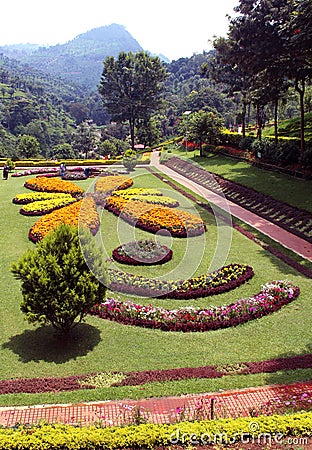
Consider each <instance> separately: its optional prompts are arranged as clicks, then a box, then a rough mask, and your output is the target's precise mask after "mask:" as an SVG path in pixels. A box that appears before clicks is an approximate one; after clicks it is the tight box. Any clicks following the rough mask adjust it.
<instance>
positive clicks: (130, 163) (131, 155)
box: [122, 149, 137, 170]
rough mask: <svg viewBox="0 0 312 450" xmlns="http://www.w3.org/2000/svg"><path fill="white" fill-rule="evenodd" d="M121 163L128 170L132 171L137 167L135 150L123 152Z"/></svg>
mask: <svg viewBox="0 0 312 450" xmlns="http://www.w3.org/2000/svg"><path fill="white" fill-rule="evenodd" d="M122 163H123V165H124V166H125V168H126V169H128V170H133V169H134V168H135V166H136V165H137V154H136V151H135V150H132V149H129V150H127V151H126V152H125V154H124V157H123V159H122Z"/></svg>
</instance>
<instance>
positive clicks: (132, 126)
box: [129, 119, 134, 150]
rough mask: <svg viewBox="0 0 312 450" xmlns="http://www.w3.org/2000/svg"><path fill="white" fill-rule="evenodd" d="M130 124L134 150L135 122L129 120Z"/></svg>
mask: <svg viewBox="0 0 312 450" xmlns="http://www.w3.org/2000/svg"><path fill="white" fill-rule="evenodd" d="M129 124H130V138H131V148H132V150H134V120H133V119H129Z"/></svg>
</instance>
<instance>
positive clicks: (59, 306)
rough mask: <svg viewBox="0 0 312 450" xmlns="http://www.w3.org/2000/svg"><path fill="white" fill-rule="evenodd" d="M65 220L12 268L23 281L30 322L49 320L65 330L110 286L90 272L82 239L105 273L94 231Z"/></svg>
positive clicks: (23, 292)
mask: <svg viewBox="0 0 312 450" xmlns="http://www.w3.org/2000/svg"><path fill="white" fill-rule="evenodd" d="M79 234H80V235H78V230H77V228H76V227H72V226H69V225H65V224H62V225H60V226H59V227H58V228H57V229H55V230H54V231H51V232H50V233H49V234H48V235H47V236H46V237H45V238H44V239H42V241H41V242H39V243H38V244H37V245H36V249H35V250H28V251H27V252H26V253H25V254H24V255H22V256H21V258H20V259H19V261H18V262H17V263H13V264H12V266H11V271H12V272H13V274H14V276H15V277H16V278H17V279H18V280H20V281H21V282H22V294H23V301H22V303H21V310H22V312H23V313H25V314H26V317H27V319H28V321H29V322H31V323H35V322H39V323H49V324H51V325H52V326H53V327H55V328H57V329H59V330H60V331H61V332H62V333H65V334H66V333H68V332H69V330H70V328H72V327H73V326H74V325H75V324H77V323H79V322H81V320H82V319H83V318H84V317H85V315H86V314H87V313H88V312H89V311H90V309H91V308H92V306H93V305H94V304H95V303H98V302H100V301H102V300H103V297H104V295H105V291H106V288H105V286H104V285H103V284H102V283H101V282H99V281H98V279H97V278H96V277H95V275H93V273H91V272H90V270H89V267H88V265H87V263H86V261H85V258H84V255H83V253H82V249H81V245H80V243H81V242H82V241H83V244H84V248H88V252H89V254H90V255H91V254H92V258H93V260H94V261H93V265H95V264H97V266H98V268H99V270H102V271H103V273H105V269H104V266H103V264H102V257H101V255H100V253H99V252H98V251H97V248H96V247H95V246H93V241H92V237H91V233H90V232H89V231H87V230H81V231H80V232H79Z"/></svg>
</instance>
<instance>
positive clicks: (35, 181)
mask: <svg viewBox="0 0 312 450" xmlns="http://www.w3.org/2000/svg"><path fill="white" fill-rule="evenodd" d="M24 186H25V187H26V188H28V189H31V190H33V191H43V192H64V193H66V194H71V195H72V196H75V197H78V196H80V195H82V194H83V192H84V191H83V189H82V188H81V187H79V186H76V185H75V184H74V183H72V182H71V181H63V180H60V179H59V178H47V177H36V178H30V179H29V180H27V181H25V183H24Z"/></svg>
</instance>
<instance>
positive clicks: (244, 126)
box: [242, 101, 247, 139]
mask: <svg viewBox="0 0 312 450" xmlns="http://www.w3.org/2000/svg"><path fill="white" fill-rule="evenodd" d="M246 107H247V104H246V102H245V101H243V112H242V119H243V120H242V122H243V123H242V134H243V139H244V138H245V137H246Z"/></svg>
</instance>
